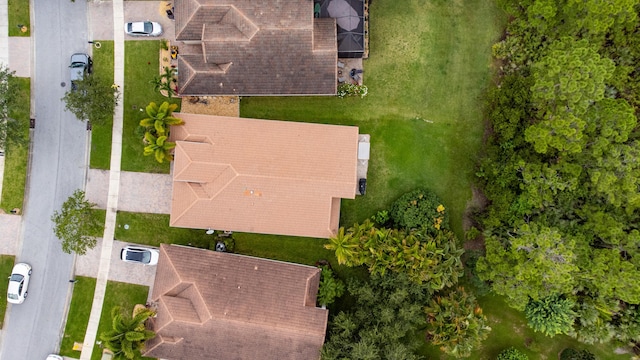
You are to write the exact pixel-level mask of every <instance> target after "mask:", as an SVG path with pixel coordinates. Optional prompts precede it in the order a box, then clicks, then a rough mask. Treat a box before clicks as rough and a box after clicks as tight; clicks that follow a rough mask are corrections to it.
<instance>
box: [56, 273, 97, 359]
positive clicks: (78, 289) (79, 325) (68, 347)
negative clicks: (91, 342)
mask: <svg viewBox="0 0 640 360" xmlns="http://www.w3.org/2000/svg"><path fill="white" fill-rule="evenodd" d="M76 280H78V282H76V283H75V285H74V287H73V297H72V298H71V305H70V307H69V314H68V315H67V325H66V327H65V329H64V337H63V338H62V344H61V345H60V355H64V356H69V357H72V358H76V359H79V358H80V351H74V350H73V343H74V342H78V343H82V342H83V341H84V335H85V333H86V331H87V325H88V323H89V315H90V314H91V305H92V304H93V292H94V291H95V288H96V279H95V278H90V277H84V276H77V277H76Z"/></svg>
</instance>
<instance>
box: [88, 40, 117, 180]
mask: <svg viewBox="0 0 640 360" xmlns="http://www.w3.org/2000/svg"><path fill="white" fill-rule="evenodd" d="M98 42H99V43H100V47H99V48H96V47H94V48H93V76H95V77H96V78H100V79H101V80H104V83H106V84H113V41H111V40H100V41H98ZM120 96H122V94H120ZM120 101H122V100H120ZM112 130H113V119H109V120H108V121H106V122H105V123H104V124H92V129H91V160H90V166H91V168H93V169H104V170H109V167H110V164H111V136H112Z"/></svg>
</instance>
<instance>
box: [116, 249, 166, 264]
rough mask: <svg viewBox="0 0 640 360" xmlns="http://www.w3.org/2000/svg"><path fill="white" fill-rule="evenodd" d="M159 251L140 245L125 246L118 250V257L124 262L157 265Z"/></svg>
mask: <svg viewBox="0 0 640 360" xmlns="http://www.w3.org/2000/svg"><path fill="white" fill-rule="evenodd" d="M159 257H160V252H159V251H158V250H157V249H150V248H146V247H141V246H131V245H128V246H125V247H123V248H122V250H121V251H120V259H121V260H122V261H124V262H132V263H138V264H142V265H157V264H158V258H159Z"/></svg>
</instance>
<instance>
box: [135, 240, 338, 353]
mask: <svg viewBox="0 0 640 360" xmlns="http://www.w3.org/2000/svg"><path fill="white" fill-rule="evenodd" d="M319 282H320V269H318V268H315V267H311V266H306V265H297V264H290V263H285V262H280V261H274V260H266V259H259V258H254V257H249V256H242V255H234V254H228V253H219V252H214V251H209V250H204V249H196V248H190V247H184V246H177V245H167V244H162V245H161V246H160V259H159V261H158V268H157V272H156V278H155V283H154V286H153V293H152V301H153V302H154V304H155V305H156V306H157V317H155V318H153V319H151V320H150V321H149V323H148V327H149V328H150V329H151V330H153V331H155V332H156V335H157V336H156V337H155V338H153V339H151V340H149V341H147V343H146V352H145V354H144V355H145V356H149V357H154V358H159V359H167V360H184V359H189V360H256V359H261V360H316V359H319V358H320V350H321V348H322V344H323V343H324V337H325V330H326V326H327V317H328V311H327V310H324V309H321V308H318V307H316V294H317V291H318V284H319Z"/></svg>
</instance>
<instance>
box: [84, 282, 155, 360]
mask: <svg viewBox="0 0 640 360" xmlns="http://www.w3.org/2000/svg"><path fill="white" fill-rule="evenodd" d="M148 293H149V287H147V286H142V285H134V284H126V283H121V282H117V281H109V282H107V289H106V292H105V298H104V304H103V307H102V314H101V315H100V324H99V325H98V336H97V338H96V340H97V341H99V340H100V334H102V333H103V332H105V331H107V330H110V329H111V323H112V322H111V310H112V309H113V308H114V307H116V306H120V307H122V309H123V310H124V311H128V312H133V307H134V305H136V304H142V305H144V304H146V303H147V296H148ZM101 356H102V349H101V348H100V347H99V346H94V348H93V354H92V356H91V359H92V360H99V359H100V357H101Z"/></svg>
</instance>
